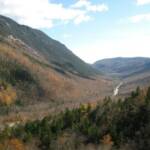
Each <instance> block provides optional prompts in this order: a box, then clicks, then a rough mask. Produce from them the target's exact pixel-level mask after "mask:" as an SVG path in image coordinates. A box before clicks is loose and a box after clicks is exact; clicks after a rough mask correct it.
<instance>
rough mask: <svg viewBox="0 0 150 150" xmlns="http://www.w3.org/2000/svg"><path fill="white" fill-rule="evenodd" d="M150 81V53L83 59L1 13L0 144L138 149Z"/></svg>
mask: <svg viewBox="0 0 150 150" xmlns="http://www.w3.org/2000/svg"><path fill="white" fill-rule="evenodd" d="M149 86H150V58H145V57H133V58H123V57H117V58H111V59H103V60H99V61H97V62H95V63H94V64H88V63H86V62H84V61H83V60H81V59H80V58H79V57H77V56H76V55H75V54H74V53H73V52H72V51H71V50H70V49H68V48H67V47H66V46H65V45H64V44H62V43H60V42H59V41H56V40H54V39H52V38H50V37H49V36H47V35H46V34H45V33H43V32H42V31H40V30H37V29H33V28H30V27H28V26H25V25H20V24H18V23H17V22H15V21H13V20H12V19H10V18H8V17H5V16H1V15H0V150H1V149H2V150H6V149H7V146H8V150H66V149H67V150H68V149H69V148H70V147H71V148H70V150H76V149H79V150H84V149H88V148H90V147H92V148H91V150H99V148H100V149H102V150H105V146H106V150H113V149H115V150H116V149H117V150H122V147H125V148H124V149H123V150H133V149H137V148H138V145H137V143H138V142H137V140H138V139H137V138H136V137H137V136H139V139H140V140H141V139H142V140H141V141H143V139H144V138H143V137H142V136H143V132H146V133H147V137H149V132H147V128H148V127H149V123H150V121H149V110H150V102H149V101H150V88H148V87H149ZM137 87H138V88H137ZM147 114H148V115H147ZM139 120H140V121H141V123H139ZM130 122H131V123H132V124H130ZM128 124H130V126H128ZM143 124H145V126H143ZM135 126H136V128H135ZM137 134H138V135H137ZM130 142H131V143H132V144H131V143H130ZM146 142H149V140H148V139H147V138H146ZM16 143H17V144H18V145H19V146H20V147H21V148H20V149H19V148H18V147H19V146H18V147H17V148H14V145H15V146H16V145H17V144H16ZM66 143H67V144H68V145H67V144H66ZM78 143H79V144H78ZM143 143H144V141H143ZM9 144H10V147H9ZM57 146H58V147H57ZM59 146H60V147H59ZM132 146H133V147H132ZM148 146H149V144H148ZM1 147H2V148H1ZM143 147H144V145H143V144H141V149H138V150H143V149H142V148H143ZM89 150H90V149H89ZM146 150H149V149H146Z"/></svg>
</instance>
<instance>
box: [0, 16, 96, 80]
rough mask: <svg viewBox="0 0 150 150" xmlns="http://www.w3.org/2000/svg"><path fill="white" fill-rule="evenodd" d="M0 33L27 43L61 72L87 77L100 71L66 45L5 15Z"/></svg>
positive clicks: (0, 23) (0, 20) (2, 18)
mask: <svg viewBox="0 0 150 150" xmlns="http://www.w3.org/2000/svg"><path fill="white" fill-rule="evenodd" d="M0 35H1V36H2V37H5V38H8V37H9V38H15V39H16V40H17V39H18V40H19V41H20V42H23V43H25V44H27V45H28V46H29V47H30V48H32V49H34V50H35V51H36V55H42V56H43V57H44V58H45V59H46V60H47V61H48V62H49V63H50V64H52V65H54V66H55V68H56V69H57V70H60V72H65V71H68V72H71V73H74V74H76V75H79V76H82V77H87V78H88V77H89V76H91V75H95V74H96V73H98V72H97V71H96V70H95V69H93V68H92V67H91V66H89V65H88V64H86V63H85V62H83V61H82V60H81V59H79V58H78V57H77V56H75V55H74V54H73V53H72V52H71V51H70V50H69V49H68V48H67V47H66V46H65V45H63V44H61V43H60V42H58V41H56V40H53V39H52V38H50V37H48V36H47V35H46V34H44V33H43V32H41V31H39V30H36V29H32V28H30V27H27V26H24V25H19V24H17V23H16V22H14V21H13V20H11V19H9V18H7V17H4V16H0Z"/></svg>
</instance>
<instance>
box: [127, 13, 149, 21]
mask: <svg viewBox="0 0 150 150" xmlns="http://www.w3.org/2000/svg"><path fill="white" fill-rule="evenodd" d="M129 20H130V21H131V22H132V23H139V22H141V21H150V13H147V14H139V15H135V16H132V17H130V18H129Z"/></svg>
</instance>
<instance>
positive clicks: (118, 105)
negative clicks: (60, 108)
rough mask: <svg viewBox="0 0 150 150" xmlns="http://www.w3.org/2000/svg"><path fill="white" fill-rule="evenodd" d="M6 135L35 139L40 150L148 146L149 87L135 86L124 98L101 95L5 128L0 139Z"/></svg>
mask: <svg viewBox="0 0 150 150" xmlns="http://www.w3.org/2000/svg"><path fill="white" fill-rule="evenodd" d="M7 138H10V139H13V138H15V139H20V140H21V141H23V142H24V143H29V142H31V141H33V139H34V140H35V139H36V141H37V143H38V144H37V146H38V147H39V148H40V149H41V150H58V149H64V150H65V149H66V150H67V149H71V150H75V149H85V147H84V146H86V145H89V144H91V143H92V144H93V145H95V146H99V147H100V146H101V145H107V146H109V148H110V149H115V150H117V149H124V150H135V149H136V150H149V149H150V88H148V90H147V92H144V91H141V90H140V88H137V90H136V91H135V92H132V94H131V96H130V97H128V98H125V99H124V100H121V99H119V100H117V101H114V100H112V99H111V98H105V99H104V101H103V102H101V103H99V104H97V106H95V107H94V108H93V107H92V106H91V105H90V104H88V105H81V106H80V108H77V109H73V110H69V109H66V110H65V111H64V112H61V113H60V114H59V115H56V116H49V117H46V118H44V119H43V120H41V121H38V120H37V121H34V122H28V123H26V125H24V126H21V125H20V126H17V127H14V128H7V129H5V130H3V132H1V134H0V140H1V141H3V140H5V139H7Z"/></svg>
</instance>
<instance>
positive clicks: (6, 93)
mask: <svg viewBox="0 0 150 150" xmlns="http://www.w3.org/2000/svg"><path fill="white" fill-rule="evenodd" d="M16 98H17V94H16V91H15V90H14V89H13V88H12V87H10V86H8V87H7V88H6V89H3V90H0V103H2V104H5V105H11V104H12V103H13V102H14V101H15V100H16Z"/></svg>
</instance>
